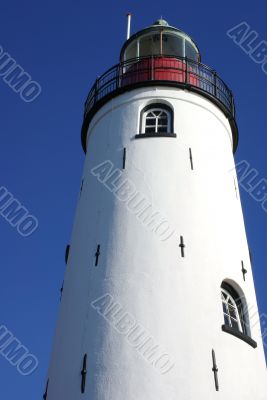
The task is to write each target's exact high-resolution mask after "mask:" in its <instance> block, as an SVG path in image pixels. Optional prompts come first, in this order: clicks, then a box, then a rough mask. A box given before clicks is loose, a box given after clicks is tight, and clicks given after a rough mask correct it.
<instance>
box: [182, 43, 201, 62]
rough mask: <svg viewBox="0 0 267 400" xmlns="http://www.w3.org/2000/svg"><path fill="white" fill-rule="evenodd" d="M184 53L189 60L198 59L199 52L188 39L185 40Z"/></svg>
mask: <svg viewBox="0 0 267 400" xmlns="http://www.w3.org/2000/svg"><path fill="white" fill-rule="evenodd" d="M185 55H186V57H187V58H189V59H190V60H194V61H198V60H199V54H198V52H197V51H196V49H195V48H194V46H193V45H192V44H191V43H190V42H188V40H186V41H185Z"/></svg>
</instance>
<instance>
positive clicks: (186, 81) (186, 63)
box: [184, 57, 188, 84]
mask: <svg viewBox="0 0 267 400" xmlns="http://www.w3.org/2000/svg"><path fill="white" fill-rule="evenodd" d="M187 72H188V62H187V57H185V80H184V81H185V84H187V83H188V77H187Z"/></svg>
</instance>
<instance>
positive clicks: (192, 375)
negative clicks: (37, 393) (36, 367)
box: [48, 87, 267, 400]
mask: <svg viewBox="0 0 267 400" xmlns="http://www.w3.org/2000/svg"><path fill="white" fill-rule="evenodd" d="M152 102H165V103H167V104H169V105H170V106H171V107H172V108H173V110H174V132H175V133H176V134H177V137H176V138H163V137H158V138H142V139H136V138H135V135H136V134H137V133H139V124H140V121H139V116H140V111H141V109H142V108H143V107H144V106H146V105H147V104H149V103H152ZM87 146H88V151H87V156H86V162H85V169H84V176H83V179H84V183H83V190H82V194H81V197H80V199H79V203H78V208H77V214H76V218H75V224H74V229H73V236H72V241H71V249H70V257H69V262H68V265H67V272H66V276H65V285H64V291H63V296H62V302H61V309H60V316H59V321H58V326H57V332H56V336H55V342H54V350H53V355H52V360H51V365H50V369H49V387H48V399H49V400H58V399H64V400H74V399H83V398H85V399H91V400H155V399H157V400H167V399H168V400H177V399H179V400H199V399H205V400H212V399H214V398H215V396H217V397H218V398H220V399H228V400H231V399H235V400H236V399H238V400H251V399H253V400H267V389H266V367H265V360H264V354H263V348H262V343H261V339H260V336H259V332H258V329H259V326H258V324H257V320H258V317H257V306H256V298H255V292H254V285H253V277H252V271H251V266H250V260H249V254H248V246H247V242H246V235H245V229H244V223H243V216H242V210H241V204H240V200H239V195H236V191H235V187H234V179H236V175H235V172H234V161H233V155H232V138H231V130H230V126H229V123H228V120H227V118H226V117H225V116H224V115H223V113H222V112H221V111H220V110H219V109H218V108H217V107H216V106H215V105H213V104H212V103H211V102H210V101H208V100H206V99H205V98H202V97H201V96H199V95H197V94H193V93H190V92H187V91H183V90H180V89H174V88H171V89H170V88H156V87H155V88H146V89H144V88H142V89H136V90H133V91H130V92H128V93H125V94H122V95H120V96H118V97H116V98H115V99H113V100H111V101H109V102H108V103H107V104H105V105H104V106H103V107H102V108H101V109H100V110H99V111H98V112H97V114H96V115H95V116H94V118H93V119H92V121H91V123H90V127H89V132H88V143H87ZM123 148H126V166H125V169H124V170H123V169H122V164H123ZM189 148H191V150H192V156H193V164H194V169H193V170H191V167H190V159H189ZM105 161H106V163H105ZM101 163H104V164H103V165H104V166H108V165H109V166H110V165H112V171H115V170H116V169H118V170H119V171H120V173H121V176H120V178H119V180H118V181H117V183H116V184H115V186H113V187H114V188H113V191H112V190H109V189H108V188H107V187H106V186H105V185H104V184H103V183H101V182H100V181H99V180H101V177H102V178H103V176H104V175H105V173H104V172H102V175H101V176H100V177H99V179H97V176H95V175H96V174H97V172H99V169H94V170H93V171H94V174H93V173H92V168H95V167H96V166H98V165H99V164H101ZM117 173H119V172H114V174H115V175H116V174H117ZM115 175H114V176H115ZM125 180H126V181H127V183H128V184H129V185H130V186H131V188H132V191H133V190H135V191H136V192H138V194H137V197H136V198H138V199H139V200H141V199H143V200H144V199H145V200H144V201H145V202H147V204H151V205H152V207H153V210H154V211H155V212H157V213H158V214H157V218H162V219H161V220H164V221H167V222H165V223H164V227H165V228H168V227H169V230H168V233H170V237H169V238H167V239H166V235H165V236H164V235H163V234H162V235H161V233H162V232H163V225H162V226H161V228H157V226H158V225H155V226H154V230H156V232H151V230H152V231H153V226H152V225H153V224H152V225H151V226H148V224H147V223H142V221H141V220H142V215H139V217H138V216H137V214H138V212H137V210H138V209H137V208H136V209H135V210H134V209H133V204H132V203H129V202H127V201H126V197H127V193H126V194H125V198H124V199H123V201H121V200H119V199H118V196H121V197H122V196H123V193H122V192H118V193H117V196H116V195H115V194H114V192H115V191H116V188H115V187H117V186H118V185H119V183H122V182H124V181H125ZM106 185H110V186H111V185H112V184H111V183H106ZM113 185H114V184H113ZM140 209H141V207H140ZM172 232H173V234H171V233H172ZM167 236H168V235H167ZM180 236H183V238H184V243H185V246H186V247H185V249H184V250H185V257H184V258H182V257H181V249H180V247H179V243H180ZM163 239H166V240H163ZM98 244H100V256H99V262H98V266H97V267H95V266H94V264H95V252H96V249H97V245H98ZM241 260H243V261H244V266H245V268H246V269H247V270H248V273H247V275H246V281H245V282H244V280H243V275H242V273H241ZM224 279H230V280H233V281H234V282H236V284H237V285H238V286H239V287H240V288H241V290H242V291H243V292H244V294H245V296H246V300H247V303H248V305H249V312H250V314H251V318H252V317H253V323H251V334H252V337H253V338H254V339H255V340H256V341H257V343H258V347H257V348H256V349H253V348H252V347H251V346H249V345H248V344H247V343H245V342H243V341H241V340H240V339H238V338H236V337H234V336H231V335H229V334H228V333H225V332H222V330H221V325H222V324H223V314H222V305H221V301H220V285H221V282H222V281H223V280H224ZM101 297H102V300H103V303H101V300H99V301H95V300H96V299H98V298H101ZM105 301H106V304H109V305H111V304H112V307H113V308H112V307H111V311H110V312H109V313H108V312H107V315H106V317H105V318H104V317H103V316H102V315H100V314H101V312H102V313H103V310H106V311H107V307H105V304H104V303H105ZM92 302H93V306H92V305H91V303H92ZM100 303H101V304H102V305H100ZM116 303H117V305H116ZM97 310H98V311H99V312H97ZM101 310H102V311H101ZM116 311H117V315H115V314H116ZM125 313H129V314H130V315H129V314H127V315H126V316H124V319H123V320H122V322H124V323H125V325H123V323H122V322H121V323H118V321H119V320H120V318H121V317H123V315H124V314H125ZM126 320H128V325H127V321H126ZM134 325H138V327H137V329H138V330H139V329H143V332H144V334H145V335H146V336H147V337H148V338H149V337H150V338H152V339H151V340H150V342H149V343H151V342H152V341H153V343H154V346H158V347H156V348H155V349H154V355H153V354H152V353H153V351H152V353H151V354H150V356H151V357H150V358H149V354H147V353H146V347H145V346H144V347H143V348H142V347H141V344H142V342H141V339H140V342H139V343H140V346H139V347H138V345H137V344H138V341H137V342H136V343H135V345H134V344H133V343H132V341H133V336H134V333H136V332H137V331H134V330H133V328H134ZM131 328H132V329H131ZM130 332H132V336H131V335H130V334H129V333H130ZM127 334H128V336H127ZM149 343H148V344H149ZM212 349H214V350H215V352H216V358H217V365H218V368H219V372H218V378H219V384H220V391H219V392H216V391H215V385H214V376H213V372H212V358H211V351H212ZM85 353H86V354H87V376H86V389H85V393H84V394H82V393H81V391H80V385H81V373H80V371H81V369H82V359H83V355H84V354H85ZM142 354H143V355H142ZM173 364H174V365H173Z"/></svg>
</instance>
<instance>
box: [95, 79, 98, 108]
mask: <svg viewBox="0 0 267 400" xmlns="http://www.w3.org/2000/svg"><path fill="white" fill-rule="evenodd" d="M98 81H99V78H96V81H95V98H94V104H95V103H96V102H97V91H98Z"/></svg>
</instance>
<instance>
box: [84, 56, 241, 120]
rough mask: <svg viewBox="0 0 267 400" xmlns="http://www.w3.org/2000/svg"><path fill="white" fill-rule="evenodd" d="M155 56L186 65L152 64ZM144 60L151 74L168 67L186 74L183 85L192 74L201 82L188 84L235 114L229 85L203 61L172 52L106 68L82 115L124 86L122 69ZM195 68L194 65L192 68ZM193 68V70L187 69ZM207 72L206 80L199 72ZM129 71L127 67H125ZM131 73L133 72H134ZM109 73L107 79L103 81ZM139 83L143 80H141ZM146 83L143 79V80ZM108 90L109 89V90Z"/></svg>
mask: <svg viewBox="0 0 267 400" xmlns="http://www.w3.org/2000/svg"><path fill="white" fill-rule="evenodd" d="M157 58H162V59H168V58H171V59H175V60H178V61H182V62H183V63H184V64H185V69H183V68H182V69H181V68H175V67H173V66H170V67H167V66H160V67H158V66H156V67H155V63H152V59H153V60H155V59H157ZM143 60H148V61H151V65H150V68H152V69H153V71H151V72H153V75H154V73H155V71H157V70H159V69H160V70H164V69H165V70H166V71H167V70H168V69H172V70H175V69H176V71H177V72H181V73H185V81H184V82H183V83H184V84H186V85H187V84H188V83H189V82H188V75H189V76H190V75H191V77H192V76H193V77H195V79H198V83H200V85H199V84H198V85H194V83H193V84H192V82H190V83H189V84H190V86H196V87H198V88H199V89H201V90H202V91H204V92H206V93H208V94H209V95H211V96H212V97H214V98H216V99H217V100H218V101H219V102H220V103H221V104H222V105H224V107H226V109H227V111H228V112H229V113H231V115H232V116H233V117H234V116H235V106H234V99H233V95H232V92H231V90H230V89H229V88H228V86H227V85H226V83H225V82H224V81H223V80H222V79H221V78H220V77H219V75H218V74H217V72H216V71H215V70H214V69H212V68H210V67H209V66H207V65H205V64H202V63H200V62H198V61H195V60H191V59H188V58H187V57H180V56H175V55H165V54H164V55H160V54H158V55H151V56H141V57H135V58H132V59H129V60H126V61H123V62H120V63H118V64H116V65H114V66H113V67H111V68H109V69H108V70H107V71H106V72H104V73H103V74H102V75H101V76H100V77H98V78H97V80H96V81H95V82H94V84H93V86H92V88H91V90H90V92H89V94H88V96H87V99H86V101H85V110H84V117H86V116H87V114H88V112H89V111H90V110H91V109H92V108H93V107H94V105H95V104H96V103H97V102H98V101H99V100H102V99H103V98H104V97H105V96H106V95H107V94H110V93H113V92H115V91H116V90H117V89H119V88H121V87H123V86H124V85H123V84H122V82H123V79H122V78H123V77H126V76H127V75H126V74H127V71H126V72H124V70H125V68H129V67H131V66H134V65H138V64H137V63H138V62H141V61H143ZM194 67H197V68H195V70H194ZM190 68H192V70H190ZM146 71H147V70H146V69H143V70H142V69H141V72H143V73H144V72H146ZM205 72H206V73H208V74H210V75H211V77H212V79H208V78H207V76H206V77H204V76H203V75H201V73H202V74H203V73H205ZM128 73H129V70H128ZM133 73H134V72H133ZM109 75H110V78H109V79H108V80H107V81H105V79H107V78H108V77H109ZM146 80H147V81H152V80H154V77H152V78H151V77H150V78H149V79H146ZM168 80H169V81H171V82H175V80H173V79H167V81H168ZM141 82H142V81H141ZM144 82H145V80H144ZM103 89H106V90H107V93H106V94H105V93H104V94H103V95H102V96H100V95H99V93H101V90H103ZM109 89H110V90H109Z"/></svg>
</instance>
